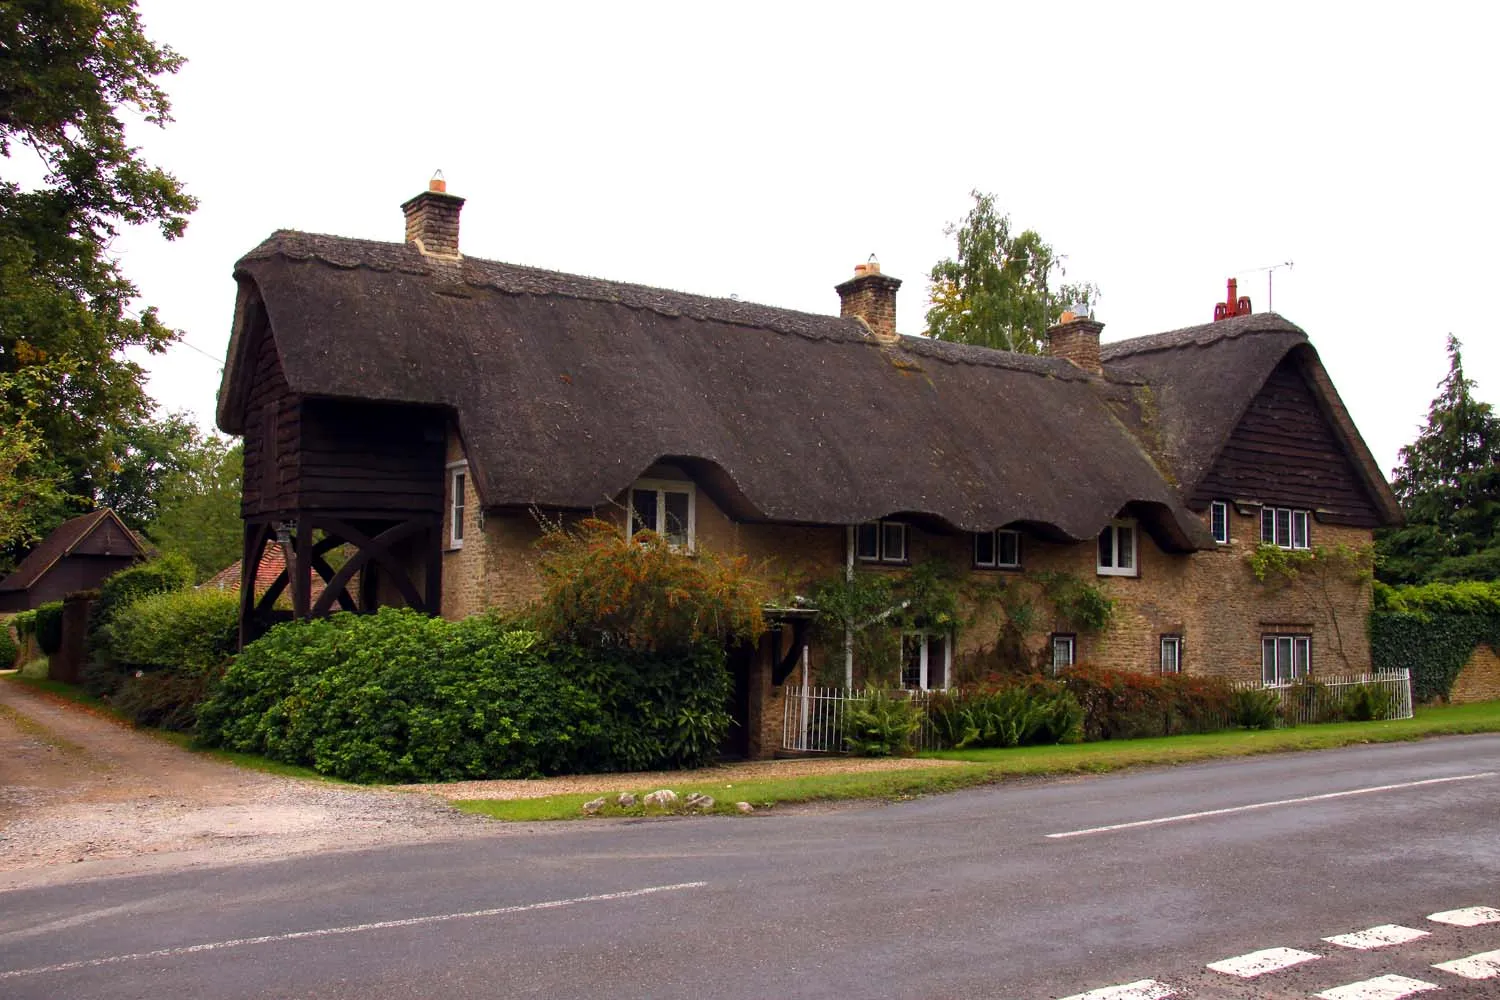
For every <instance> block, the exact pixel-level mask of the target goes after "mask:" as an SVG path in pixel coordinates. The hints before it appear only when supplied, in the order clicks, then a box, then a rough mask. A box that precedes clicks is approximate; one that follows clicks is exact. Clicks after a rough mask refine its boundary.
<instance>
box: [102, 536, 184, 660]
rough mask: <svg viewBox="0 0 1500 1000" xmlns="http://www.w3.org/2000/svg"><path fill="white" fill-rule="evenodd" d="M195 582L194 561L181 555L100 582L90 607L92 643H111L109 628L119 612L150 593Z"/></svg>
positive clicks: (132, 568)
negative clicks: (97, 594)
mask: <svg viewBox="0 0 1500 1000" xmlns="http://www.w3.org/2000/svg"><path fill="white" fill-rule="evenodd" d="M192 585H193V564H192V563H190V562H188V560H187V559H186V558H184V557H183V556H179V555H167V556H162V557H161V558H159V559H153V560H151V561H150V562H146V563H141V564H140V565H138V566H131V567H129V568H128V569H122V570H120V572H118V573H116V574H114V575H113V576H111V577H109V578H108V579H106V580H105V581H104V582H103V583H101V584H100V585H99V598H98V600H96V601H95V602H94V606H93V607H92V608H91V609H89V637H90V641H91V643H93V644H95V645H96V646H97V645H101V644H102V645H103V646H105V647H107V646H108V643H109V635H108V629H109V627H110V625H111V624H112V623H113V622H114V619H115V614H116V612H118V611H119V610H120V609H121V608H123V607H125V606H126V605H128V604H130V603H131V602H132V601H135V600H138V599H139V598H142V597H145V596H146V595H148V594H160V593H163V592H165V591H169V590H186V589H187V588H189V587H191V586H192Z"/></svg>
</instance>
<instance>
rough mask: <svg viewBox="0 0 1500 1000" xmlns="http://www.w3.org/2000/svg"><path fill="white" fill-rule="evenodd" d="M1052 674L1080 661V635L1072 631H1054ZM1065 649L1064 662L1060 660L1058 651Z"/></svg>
mask: <svg viewBox="0 0 1500 1000" xmlns="http://www.w3.org/2000/svg"><path fill="white" fill-rule="evenodd" d="M1050 645H1051V647H1052V676H1054V677H1056V676H1057V674H1058V673H1059V672H1060V671H1062V670H1064V669H1066V668H1068V667H1071V666H1074V665H1076V664H1077V663H1078V636H1076V635H1074V634H1073V633H1071V632H1054V633H1052V641H1051V644H1050ZM1059 650H1062V651H1063V657H1062V659H1063V662H1061V663H1059V662H1058V657H1057V654H1058V651H1059Z"/></svg>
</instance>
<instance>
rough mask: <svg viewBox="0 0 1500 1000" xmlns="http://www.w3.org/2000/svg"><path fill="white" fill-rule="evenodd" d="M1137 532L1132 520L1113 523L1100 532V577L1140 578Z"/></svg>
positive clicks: (1098, 567)
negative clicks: (1137, 558) (1137, 562)
mask: <svg viewBox="0 0 1500 1000" xmlns="http://www.w3.org/2000/svg"><path fill="white" fill-rule="evenodd" d="M1135 539H1136V530H1135V522H1134V521H1130V520H1122V521H1112V522H1110V524H1109V525H1108V526H1106V527H1105V529H1104V530H1103V531H1101V532H1099V558H1098V564H1097V566H1096V569H1097V570H1098V573H1099V575H1100V576H1138V575H1139V570H1137V569H1136V558H1135V555H1136V551H1135V550H1136V546H1135Z"/></svg>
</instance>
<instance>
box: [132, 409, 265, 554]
mask: <svg viewBox="0 0 1500 1000" xmlns="http://www.w3.org/2000/svg"><path fill="white" fill-rule="evenodd" d="M188 459H189V460H188V461H186V462H185V463H183V468H182V469H181V470H180V471H177V472H174V473H171V474H169V475H167V476H166V477H165V479H164V481H163V482H162V484H161V486H160V488H159V489H158V490H157V491H156V494H155V497H156V517H155V519H154V520H153V521H152V522H151V524H149V525H148V526H147V527H146V537H147V538H149V539H150V540H151V541H152V543H153V544H155V545H156V547H157V548H159V549H161V550H162V551H163V552H167V553H173V552H175V553H177V554H179V555H183V556H186V557H187V558H188V559H189V560H190V561H191V562H192V564H193V570H194V571H195V572H196V573H197V576H198V580H199V581H200V582H201V581H203V580H206V579H208V578H209V577H210V576H212V575H213V574H215V573H217V572H218V571H219V570H221V569H223V568H224V567H225V566H228V565H229V564H230V563H232V562H234V561H235V560H236V559H238V558H239V557H240V543H241V541H242V538H241V531H242V523H241V521H240V477H241V475H242V474H243V472H244V464H245V463H244V450H243V447H242V446H241V445H239V444H235V445H233V446H232V447H231V446H230V444H229V442H228V441H226V440H225V439H224V438H221V437H219V436H217V435H209V436H208V437H205V438H199V439H198V440H197V441H196V443H195V446H194V447H193V449H192V450H191V451H190V452H189V454H188Z"/></svg>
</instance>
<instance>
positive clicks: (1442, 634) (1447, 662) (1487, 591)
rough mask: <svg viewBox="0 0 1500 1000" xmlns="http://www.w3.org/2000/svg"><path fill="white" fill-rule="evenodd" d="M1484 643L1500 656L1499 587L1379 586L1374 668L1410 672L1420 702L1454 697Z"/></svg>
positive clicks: (1372, 637) (1372, 651)
mask: <svg viewBox="0 0 1500 1000" xmlns="http://www.w3.org/2000/svg"><path fill="white" fill-rule="evenodd" d="M1481 643H1485V644H1488V645H1489V646H1490V647H1491V648H1492V649H1496V650H1500V581H1497V582H1490V583H1485V582H1479V581H1469V582H1464V583H1428V584H1423V585H1422V586H1419V587H1390V586H1386V585H1385V584H1381V583H1377V584H1375V610H1374V611H1372V612H1371V613H1370V662H1371V664H1372V665H1373V666H1374V667H1375V669H1377V670H1386V669H1394V668H1400V667H1407V668H1409V669H1410V670H1411V678H1412V693H1413V694H1414V695H1415V697H1416V698H1417V700H1418V701H1432V700H1433V699H1435V698H1447V697H1448V696H1449V695H1451V694H1452V693H1453V682H1454V681H1456V680H1457V679H1458V675H1459V672H1460V671H1462V670H1463V668H1464V664H1465V663H1467V662H1469V657H1470V656H1472V655H1473V654H1474V649H1475V647H1477V646H1478V645H1479V644H1481Z"/></svg>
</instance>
